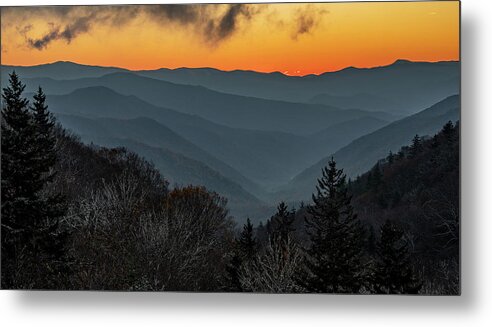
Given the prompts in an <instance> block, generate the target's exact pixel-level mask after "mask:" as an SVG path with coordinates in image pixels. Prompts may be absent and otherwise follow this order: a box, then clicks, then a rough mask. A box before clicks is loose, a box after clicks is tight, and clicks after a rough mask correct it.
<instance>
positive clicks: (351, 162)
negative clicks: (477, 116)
mask: <svg viewBox="0 0 492 327" xmlns="http://www.w3.org/2000/svg"><path fill="white" fill-rule="evenodd" d="M459 115H460V98H459V96H458V95H454V96H451V97H448V98H446V99H444V100H442V101H440V102H438V103H436V104H435V105H433V106H432V107H430V108H428V109H425V110H423V111H421V112H419V113H417V114H415V115H412V116H409V117H407V118H404V119H402V120H399V121H396V122H393V123H391V124H389V125H387V126H385V127H383V128H381V129H379V130H377V131H375V132H373V133H370V134H368V135H365V136H362V137H360V138H358V139H356V140H354V141H352V142H351V143H350V144H349V145H347V146H345V147H343V148H342V149H340V150H338V151H336V152H335V153H334V154H333V155H330V156H327V157H325V158H323V159H322V160H320V161H319V162H318V163H316V164H315V165H313V166H311V167H309V168H308V169H306V170H304V171H303V172H302V173H300V174H299V175H297V176H296V177H295V178H294V179H293V180H292V181H291V182H290V183H289V184H288V185H286V186H285V187H283V188H282V189H281V190H280V191H279V192H278V193H277V194H276V198H278V199H285V200H308V199H309V197H310V194H312V193H313V192H314V191H315V186H316V180H317V179H318V178H319V176H320V174H321V169H322V168H323V167H324V166H326V164H327V163H328V161H329V160H330V158H331V157H332V156H333V157H334V159H335V161H336V162H337V166H338V167H340V168H343V169H344V172H345V173H346V174H347V176H349V177H352V178H353V177H355V176H357V175H359V174H362V173H364V172H366V171H367V170H369V169H370V168H371V167H372V166H373V165H374V164H375V163H376V161H377V160H378V159H379V158H384V157H386V155H387V154H388V152H389V151H393V152H396V151H398V150H399V148H400V147H401V146H402V145H405V144H407V143H408V140H411V139H412V137H414V136H415V135H416V134H419V135H421V136H423V135H432V134H435V133H436V132H437V131H439V130H440V128H441V127H442V126H443V125H444V124H445V123H446V122H447V121H450V120H451V121H457V120H459Z"/></svg>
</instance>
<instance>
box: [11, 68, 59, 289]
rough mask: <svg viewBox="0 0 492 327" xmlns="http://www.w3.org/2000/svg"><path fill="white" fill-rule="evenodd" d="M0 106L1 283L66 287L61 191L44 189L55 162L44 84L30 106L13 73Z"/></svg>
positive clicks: (51, 126)
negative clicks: (0, 169)
mask: <svg viewBox="0 0 492 327" xmlns="http://www.w3.org/2000/svg"><path fill="white" fill-rule="evenodd" d="M9 82H10V84H9V86H7V87H6V88H4V89H3V93H2V97H3V100H4V101H3V107H2V288H23V289H24V288H53V287H59V288H63V287H66V285H65V284H64V280H65V277H66V273H67V271H68V263H65V262H64V260H66V256H65V242H66V239H67V234H66V232H64V231H62V230H61V229H60V228H59V219H60V217H61V216H62V215H63V214H64V212H65V205H64V201H63V197H61V196H60V195H59V194H50V193H49V192H46V188H47V186H48V183H49V182H50V181H51V180H52V173H51V170H52V168H53V166H54V164H55V162H56V149H55V139H54V122H53V120H52V118H51V117H50V115H49V112H48V111H47V107H46V105H45V102H44V101H45V97H44V94H43V92H42V90H41V89H39V91H38V93H37V94H36V95H35V97H34V103H33V106H32V108H29V105H28V100H27V99H25V98H23V96H22V92H23V90H24V85H23V84H22V83H21V82H20V80H19V78H18V76H17V75H16V74H15V73H13V74H11V75H10V80H9Z"/></svg>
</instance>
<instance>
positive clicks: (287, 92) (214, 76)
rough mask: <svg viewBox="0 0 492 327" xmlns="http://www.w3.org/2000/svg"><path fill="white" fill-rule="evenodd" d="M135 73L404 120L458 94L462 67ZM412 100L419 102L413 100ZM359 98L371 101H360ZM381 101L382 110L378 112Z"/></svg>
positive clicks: (424, 64)
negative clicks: (291, 72) (400, 115)
mask: <svg viewBox="0 0 492 327" xmlns="http://www.w3.org/2000/svg"><path fill="white" fill-rule="evenodd" d="M137 73H138V74H140V75H144V76H148V77H152V78H158V79H162V80H166V81H170V82H174V83H179V84H190V85H201V86H205V87H207V88H210V89H213V90H216V91H220V92H226V93H231V94H238V95H244V96H254V97H260V98H265V99H274V100H283V101H291V102H310V101H311V100H312V99H313V97H315V96H319V95H320V94H326V93H327V94H330V95H331V96H334V97H338V98H332V99H330V100H333V102H331V101H323V102H314V103H322V104H327V105H330V106H335V107H341V108H359V109H364V110H377V111H387V112H390V113H406V114H412V113H415V112H416V111H415V110H416V108H425V107H427V106H430V105H431V104H433V103H436V102H438V101H439V100H440V99H443V98H445V97H447V96H450V95H453V94H456V93H458V92H459V88H460V64H459V62H452V61H449V62H436V63H431V62H411V61H407V60H397V61H396V62H394V63H393V64H390V65H387V66H382V67H374V68H354V67H349V68H346V69H342V70H340V71H336V72H327V73H324V74H321V75H307V76H303V77H297V76H286V75H284V74H281V73H270V74H265V73H257V72H252V71H240V70H236V71H232V72H223V71H220V70H215V69H210V68H204V69H192V68H180V69H174V70H169V69H159V70H154V71H139V72H137ZM415 94H418V95H419V96H418V97H415ZM361 95H362V98H364V97H366V100H369V101H366V102H361V101H360V99H359V100H358V99H357V98H360V97H361ZM354 98H355V99H354ZM383 99H384V100H383ZM325 100H326V99H325ZM343 100H347V103H346V104H345V103H344V101H343ZM381 100H382V101H384V103H385V104H386V105H383V106H381V107H379V106H378V103H381ZM354 101H355V102H356V103H358V104H365V105H364V106H359V105H357V106H353V105H351V103H353V102H354Z"/></svg>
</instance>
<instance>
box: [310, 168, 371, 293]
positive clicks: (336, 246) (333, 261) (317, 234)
mask: <svg viewBox="0 0 492 327" xmlns="http://www.w3.org/2000/svg"><path fill="white" fill-rule="evenodd" d="M322 173H323V175H322V177H321V178H320V179H319V180H318V186H317V194H313V202H314V205H313V206H311V207H309V208H308V213H309V216H308V217H307V218H306V227H307V232H308V235H309V239H310V246H309V248H308V249H307V254H308V257H307V260H306V262H305V264H306V268H307V274H306V276H305V277H304V278H305V280H304V281H302V283H303V284H304V286H305V288H306V289H307V290H308V291H310V292H320V293H356V292H359V290H360V288H361V286H362V283H363V270H364V265H363V263H362V247H363V244H364V243H365V240H364V232H363V229H362V227H361V224H360V222H359V220H358V219H357V215H356V214H354V212H353V208H352V206H351V204H350V202H351V197H350V196H349V195H348V194H347V187H346V182H345V178H346V177H345V175H344V174H343V170H339V169H337V167H336V163H335V161H334V160H333V159H331V161H330V162H329V164H328V167H325V168H324V169H323V171H322Z"/></svg>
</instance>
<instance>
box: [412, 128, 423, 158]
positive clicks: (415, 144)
mask: <svg viewBox="0 0 492 327" xmlns="http://www.w3.org/2000/svg"><path fill="white" fill-rule="evenodd" d="M422 149H423V145H422V139H421V138H420V136H419V135H418V134H417V135H415V136H414V137H413V139H412V145H411V146H410V157H412V158H414V157H416V156H417V155H418V154H419V153H420V152H422Z"/></svg>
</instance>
